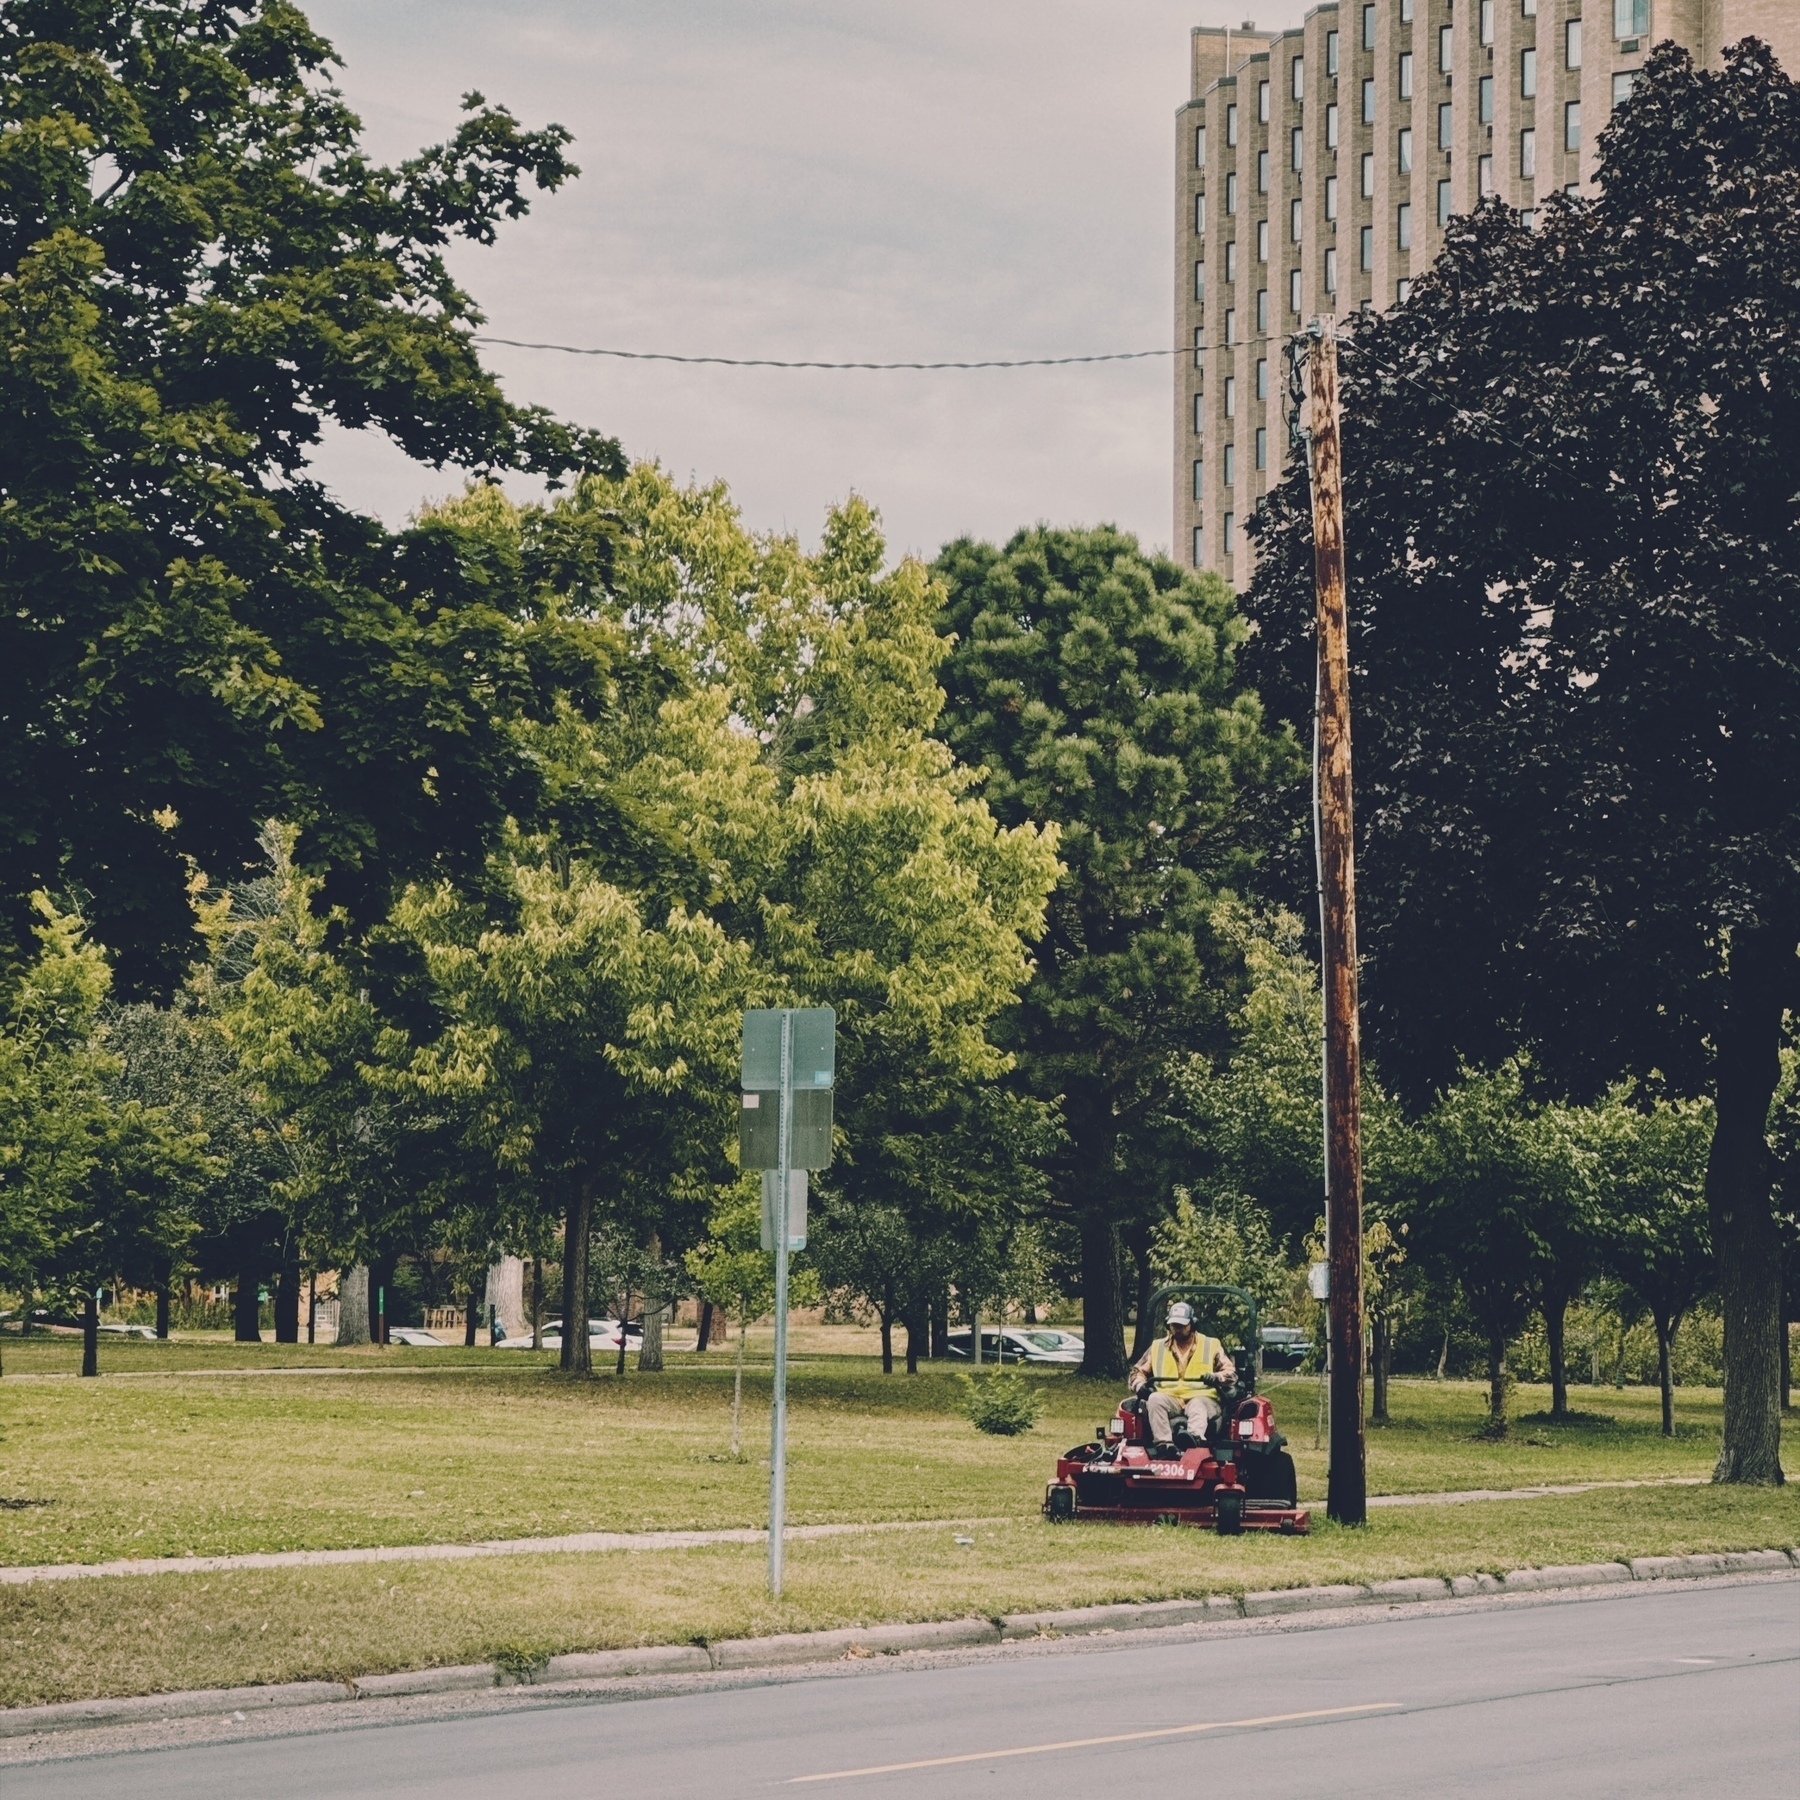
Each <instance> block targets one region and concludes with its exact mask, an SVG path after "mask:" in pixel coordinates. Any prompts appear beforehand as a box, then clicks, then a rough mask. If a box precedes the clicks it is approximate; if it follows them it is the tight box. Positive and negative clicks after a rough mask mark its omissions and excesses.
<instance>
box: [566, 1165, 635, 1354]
mask: <svg viewBox="0 0 1800 1800" xmlns="http://www.w3.org/2000/svg"><path fill="white" fill-rule="evenodd" d="M593 1224H594V1183H593V1181H592V1179H591V1178H590V1177H589V1176H587V1175H585V1174H584V1175H583V1176H582V1178H581V1180H580V1182H579V1184H578V1185H577V1187H576V1189H575V1192H574V1193H573V1194H572V1195H571V1196H570V1198H569V1210H568V1213H567V1215H566V1216H565V1218H564V1219H563V1291H562V1357H561V1359H560V1362H561V1367H562V1369H563V1371H564V1372H565V1373H566V1374H570V1375H591V1374H593V1372H594V1359H593V1356H592V1353H591V1352H590V1351H589V1349H588V1310H587V1307H588V1298H587V1296H588V1238H589V1235H590V1234H591V1232H592V1230H593ZM624 1331H625V1321H624V1320H623V1319H621V1320H620V1321H619V1346H620V1348H619V1373H620V1374H621V1375H622V1374H624V1372H625V1350H624V1344H625V1336H624Z"/></svg>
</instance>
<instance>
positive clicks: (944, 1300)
mask: <svg viewBox="0 0 1800 1800" xmlns="http://www.w3.org/2000/svg"><path fill="white" fill-rule="evenodd" d="M949 1335H950V1295H949V1293H948V1292H945V1293H941V1294H938V1295H936V1296H935V1297H934V1298H933V1300H932V1302H931V1352H930V1354H931V1359H932V1361H933V1362H936V1361H937V1360H938V1359H939V1358H940V1357H941V1356H942V1355H943V1354H944V1340H945V1339H946V1338H947V1337H949Z"/></svg>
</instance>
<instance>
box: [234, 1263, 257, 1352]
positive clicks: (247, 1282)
mask: <svg viewBox="0 0 1800 1800" xmlns="http://www.w3.org/2000/svg"><path fill="white" fill-rule="evenodd" d="M261 1280H262V1275H261V1272H260V1271H259V1270H257V1269H254V1268H240V1269H239V1270H238V1272H237V1292H236V1294H235V1295H234V1296H233V1297H232V1308H231V1322H232V1327H233V1330H232V1336H233V1337H234V1338H235V1339H236V1340H237V1341H238V1342H239V1343H240V1344H260V1343H261V1342H262V1302H261V1301H260V1300H259V1299H258V1298H257V1297H256V1290H257V1286H258V1284H259V1283H260V1282H261Z"/></svg>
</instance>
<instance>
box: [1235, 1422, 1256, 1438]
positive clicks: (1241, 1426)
mask: <svg viewBox="0 0 1800 1800" xmlns="http://www.w3.org/2000/svg"><path fill="white" fill-rule="evenodd" d="M1238 1436H1239V1437H1255V1436H1256V1421H1255V1420H1254V1419H1240V1420H1239V1421H1238Z"/></svg>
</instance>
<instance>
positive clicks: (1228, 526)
mask: <svg viewBox="0 0 1800 1800" xmlns="http://www.w3.org/2000/svg"><path fill="white" fill-rule="evenodd" d="M1236 524H1237V514H1236V513H1227V514H1226V515H1225V533H1224V535H1225V554H1226V555H1227V556H1229V555H1230V554H1231V540H1232V532H1233V528H1234V527H1235V526H1236Z"/></svg>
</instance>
